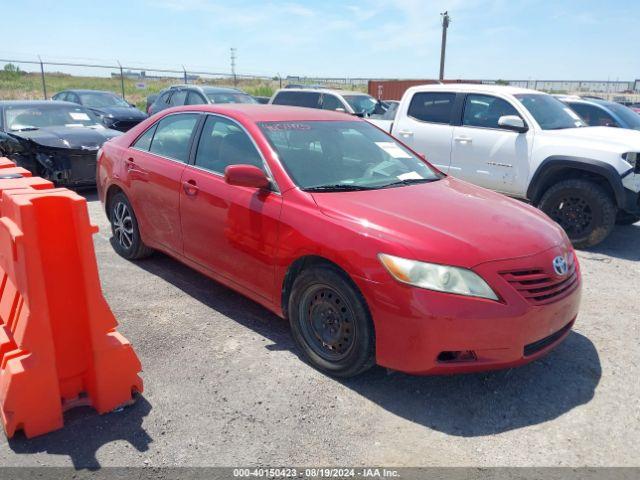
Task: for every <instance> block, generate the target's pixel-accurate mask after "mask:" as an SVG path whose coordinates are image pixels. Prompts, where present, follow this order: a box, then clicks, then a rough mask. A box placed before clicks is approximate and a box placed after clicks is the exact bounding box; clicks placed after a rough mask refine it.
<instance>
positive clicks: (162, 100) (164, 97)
mask: <svg viewBox="0 0 640 480" xmlns="http://www.w3.org/2000/svg"><path fill="white" fill-rule="evenodd" d="M169 97H171V92H164V93H163V94H162V95H161V96H160V98H159V99H158V102H159V103H164V104H165V105H169Z"/></svg>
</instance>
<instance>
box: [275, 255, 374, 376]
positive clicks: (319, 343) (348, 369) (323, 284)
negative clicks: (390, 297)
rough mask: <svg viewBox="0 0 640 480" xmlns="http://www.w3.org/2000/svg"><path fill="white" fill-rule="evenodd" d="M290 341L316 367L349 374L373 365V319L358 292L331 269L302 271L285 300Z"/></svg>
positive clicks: (332, 372)
mask: <svg viewBox="0 0 640 480" xmlns="http://www.w3.org/2000/svg"><path fill="white" fill-rule="evenodd" d="M288 311H289V322H290V324H291V332H292V335H293V339H294V341H295V343H296V344H297V345H298V347H299V348H300V350H301V351H302V353H303V354H304V356H305V358H306V359H307V360H308V361H309V362H310V363H311V364H312V365H313V366H314V367H316V368H318V369H319V370H322V371H324V372H327V373H328V374H330V375H334V376H336V377H352V376H355V375H358V374H359V373H362V372H364V371H365V370H367V369H369V368H371V367H372V366H373V365H374V364H375V349H374V345H375V340H374V331H373V322H372V321H371V316H370V314H369V310H368V308H367V305H366V302H365V300H364V298H363V297H362V294H361V293H360V292H359V291H358V290H357V288H356V287H355V285H353V284H352V282H351V281H350V280H349V278H348V277H347V276H346V275H345V274H343V273H342V272H341V271H339V270H338V269H336V268H332V267H329V266H327V267H325V266H322V267H315V268H311V269H308V270H303V271H302V272H301V273H300V275H298V277H297V278H296V279H295V281H294V284H293V288H292V290H291V296H290V298H289V309H288Z"/></svg>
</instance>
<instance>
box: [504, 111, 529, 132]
mask: <svg viewBox="0 0 640 480" xmlns="http://www.w3.org/2000/svg"><path fill="white" fill-rule="evenodd" d="M498 126H499V127H500V128H503V129H505V130H512V131H514V132H518V133H524V132H526V131H527V130H529V127H527V126H526V125H525V123H524V120H522V118H520V117H519V116H518V115H503V116H502V117H500V118H499V119H498Z"/></svg>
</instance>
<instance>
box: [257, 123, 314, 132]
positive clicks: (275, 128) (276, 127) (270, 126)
mask: <svg viewBox="0 0 640 480" xmlns="http://www.w3.org/2000/svg"><path fill="white" fill-rule="evenodd" d="M264 128H266V129H267V130H270V131H272V132H285V131H290V130H311V125H308V124H306V123H290V122H286V123H271V122H270V123H265V124H264Z"/></svg>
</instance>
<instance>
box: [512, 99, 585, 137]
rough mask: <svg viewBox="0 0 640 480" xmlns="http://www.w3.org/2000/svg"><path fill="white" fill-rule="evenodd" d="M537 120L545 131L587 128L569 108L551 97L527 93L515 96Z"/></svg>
mask: <svg viewBox="0 0 640 480" xmlns="http://www.w3.org/2000/svg"><path fill="white" fill-rule="evenodd" d="M515 97H516V98H517V99H518V100H519V101H520V103H521V104H522V105H524V108H526V109H527V110H528V111H529V113H530V114H531V115H532V116H533V118H535V119H536V122H538V125H540V128H541V129H543V130H560V129H563V128H576V127H586V126H587V124H586V123H585V122H584V121H583V120H582V119H581V118H580V117H579V116H578V114H577V113H575V112H574V111H573V110H571V109H570V108H569V107H567V106H566V105H565V104H564V103H562V102H561V101H560V100H558V99H557V98H555V97H552V96H551V95H546V94H542V93H526V94H519V95H516V96H515Z"/></svg>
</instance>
